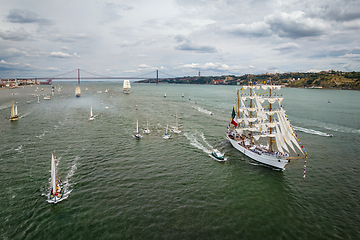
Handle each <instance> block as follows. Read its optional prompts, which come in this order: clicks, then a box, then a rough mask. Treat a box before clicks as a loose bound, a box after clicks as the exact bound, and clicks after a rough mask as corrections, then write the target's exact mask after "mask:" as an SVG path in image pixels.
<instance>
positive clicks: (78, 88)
mask: <svg viewBox="0 0 360 240" xmlns="http://www.w3.org/2000/svg"><path fill="white" fill-rule="evenodd" d="M75 96H76V97H80V96H81V89H80V87H79V86H77V87H76V88H75Z"/></svg>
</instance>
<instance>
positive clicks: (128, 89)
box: [123, 80, 131, 93]
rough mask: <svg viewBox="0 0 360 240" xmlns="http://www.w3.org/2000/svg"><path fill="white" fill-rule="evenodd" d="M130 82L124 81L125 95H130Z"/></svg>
mask: <svg viewBox="0 0 360 240" xmlns="http://www.w3.org/2000/svg"><path fill="white" fill-rule="evenodd" d="M130 88H131V86H130V80H124V82H123V93H130Z"/></svg>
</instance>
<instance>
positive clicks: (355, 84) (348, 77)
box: [138, 70, 360, 90]
mask: <svg viewBox="0 0 360 240" xmlns="http://www.w3.org/2000/svg"><path fill="white" fill-rule="evenodd" d="M156 81H157V80H156V79H146V80H142V81H138V82H142V83H156ZM270 81H271V83H273V84H281V85H285V86H288V87H298V88H336V89H355V90H360V72H342V71H334V70H330V71H322V72H318V73H300V72H289V73H271V74H269V73H266V74H257V75H254V74H245V75H242V76H235V75H228V76H206V77H205V76H196V77H190V76H187V77H181V78H162V79H159V83H177V84H214V85H247V84H248V83H249V82H254V83H256V84H260V83H264V82H266V83H267V82H270Z"/></svg>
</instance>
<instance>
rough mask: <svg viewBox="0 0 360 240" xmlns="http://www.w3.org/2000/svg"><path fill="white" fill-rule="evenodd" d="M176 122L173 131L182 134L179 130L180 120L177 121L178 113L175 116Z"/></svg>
mask: <svg viewBox="0 0 360 240" xmlns="http://www.w3.org/2000/svg"><path fill="white" fill-rule="evenodd" d="M175 121H176V126H175V127H172V131H173V132H174V133H181V130H180V129H179V122H178V119H177V113H176V114H175Z"/></svg>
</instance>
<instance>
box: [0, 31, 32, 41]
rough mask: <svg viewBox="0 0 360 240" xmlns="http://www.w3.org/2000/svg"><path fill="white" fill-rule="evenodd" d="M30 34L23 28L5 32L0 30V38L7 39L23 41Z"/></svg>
mask: <svg viewBox="0 0 360 240" xmlns="http://www.w3.org/2000/svg"><path fill="white" fill-rule="evenodd" d="M29 36H30V34H29V33H28V32H27V31H26V30H25V29H24V28H19V29H12V30H8V31H6V32H3V31H0V38H2V39H3V40H9V41H24V40H26V39H27V38H29Z"/></svg>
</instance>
